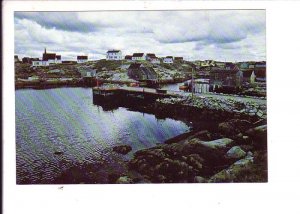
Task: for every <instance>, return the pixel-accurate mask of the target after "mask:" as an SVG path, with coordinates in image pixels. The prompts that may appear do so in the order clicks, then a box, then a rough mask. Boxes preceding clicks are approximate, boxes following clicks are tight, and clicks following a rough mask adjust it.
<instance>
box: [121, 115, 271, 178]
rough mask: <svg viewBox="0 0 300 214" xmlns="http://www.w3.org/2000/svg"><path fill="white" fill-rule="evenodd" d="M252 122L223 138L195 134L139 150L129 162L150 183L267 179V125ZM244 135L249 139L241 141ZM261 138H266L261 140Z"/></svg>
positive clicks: (130, 169) (132, 169) (237, 122)
mask: <svg viewBox="0 0 300 214" xmlns="http://www.w3.org/2000/svg"><path fill="white" fill-rule="evenodd" d="M231 122H232V121H231ZM235 122H236V123H235V124H243V123H245V121H237V120H235ZM229 123H230V121H229ZM248 125H249V127H248V129H246V128H245V127H240V130H239V131H238V132H233V134H234V135H231V138H229V135H230V134H232V132H229V133H228V132H226V133H225V135H224V137H223V138H219V139H211V140H209V141H207V139H203V138H201V135H199V136H195V134H194V133H193V134H194V135H192V137H187V138H186V140H183V139H181V138H179V139H178V142H171V143H169V144H161V145H158V146H155V147H153V148H149V149H144V150H140V151H137V152H135V153H134V157H133V158H132V159H131V160H130V161H129V162H128V168H129V171H134V172H135V173H138V174H139V175H140V180H139V181H138V182H137V183H143V179H145V181H147V183H148V182H149V181H150V183H218V182H223V183H226V182H266V181H267V155H266V144H267V141H266V136H267V129H266V125H263V126H258V127H253V125H251V124H248ZM232 128H235V127H232ZM201 133H207V131H205V132H203V131H202V132H201ZM223 134H224V133H223ZM236 134H237V135H239V136H236ZM248 134H249V135H248ZM221 135H222V134H221ZM202 136H203V135H202ZM241 136H242V139H246V140H240V138H241ZM258 137H259V139H260V140H261V139H263V140H262V141H260V142H259V143H258V142H257V139H258ZM264 145H265V146H264ZM121 180H122V179H121ZM132 180H133V179H131V182H132ZM118 183H120V182H118ZM122 183H125V182H122ZM133 183H135V182H133Z"/></svg>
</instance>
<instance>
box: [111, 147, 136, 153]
mask: <svg viewBox="0 0 300 214" xmlns="http://www.w3.org/2000/svg"><path fill="white" fill-rule="evenodd" d="M131 150H132V148H131V146H128V145H121V146H115V147H113V151H114V152H117V153H119V154H122V155H126V154H128V152H130V151H131Z"/></svg>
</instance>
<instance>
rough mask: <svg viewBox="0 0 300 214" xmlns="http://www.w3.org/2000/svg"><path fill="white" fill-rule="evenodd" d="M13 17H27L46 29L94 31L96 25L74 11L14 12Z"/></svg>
mask: <svg viewBox="0 0 300 214" xmlns="http://www.w3.org/2000/svg"><path fill="white" fill-rule="evenodd" d="M15 18H17V19H28V20H31V21H34V22H36V23H38V24H39V25H41V26H42V27H45V28H48V29H52V28H55V29H58V30H63V31H71V32H94V31H97V30H98V27H97V26H95V25H94V24H92V23H89V22H86V21H82V20H80V19H79V18H78V16H77V14H76V13H74V12H15Z"/></svg>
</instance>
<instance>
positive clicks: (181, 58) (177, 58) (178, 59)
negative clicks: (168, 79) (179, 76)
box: [174, 57, 183, 63]
mask: <svg viewBox="0 0 300 214" xmlns="http://www.w3.org/2000/svg"><path fill="white" fill-rule="evenodd" d="M174 61H175V62H178V63H182V62H183V57H174Z"/></svg>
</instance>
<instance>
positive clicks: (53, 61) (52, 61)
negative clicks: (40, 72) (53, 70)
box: [42, 48, 56, 64]
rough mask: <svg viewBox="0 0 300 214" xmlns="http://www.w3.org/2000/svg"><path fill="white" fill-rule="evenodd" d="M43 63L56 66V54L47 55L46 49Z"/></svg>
mask: <svg viewBox="0 0 300 214" xmlns="http://www.w3.org/2000/svg"><path fill="white" fill-rule="evenodd" d="M42 61H48V63H49V64H56V53H47V50H46V48H45V52H44V53H43V59H42Z"/></svg>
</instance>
